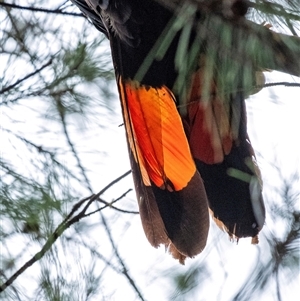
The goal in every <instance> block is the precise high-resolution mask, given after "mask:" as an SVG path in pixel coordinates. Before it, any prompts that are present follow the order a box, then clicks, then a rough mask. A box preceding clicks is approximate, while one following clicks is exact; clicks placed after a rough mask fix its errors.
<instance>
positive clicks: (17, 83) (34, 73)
mask: <svg viewBox="0 0 300 301" xmlns="http://www.w3.org/2000/svg"><path fill="white" fill-rule="evenodd" d="M0 4H1V2H0ZM51 64H52V59H50V60H49V61H48V62H47V63H46V64H45V65H43V66H42V67H41V68H39V69H37V70H35V71H34V72H32V73H29V74H28V75H26V76H24V77H23V78H21V79H18V80H17V81H16V82H15V83H14V84H12V85H10V86H8V87H4V88H3V89H2V90H1V91H0V95H1V94H3V93H5V92H7V91H9V90H11V89H13V88H14V87H15V86H17V85H19V84H20V83H21V82H23V81H24V80H26V79H28V78H30V77H32V76H34V75H36V74H37V73H39V72H41V71H42V70H43V69H45V68H46V67H48V66H50V65H51Z"/></svg>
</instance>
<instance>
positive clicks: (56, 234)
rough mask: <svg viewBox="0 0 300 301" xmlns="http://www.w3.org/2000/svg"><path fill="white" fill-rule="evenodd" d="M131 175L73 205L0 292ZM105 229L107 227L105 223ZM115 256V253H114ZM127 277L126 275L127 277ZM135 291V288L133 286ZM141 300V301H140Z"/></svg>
mask: <svg viewBox="0 0 300 301" xmlns="http://www.w3.org/2000/svg"><path fill="white" fill-rule="evenodd" d="M130 173H131V171H127V172H126V173H124V174H123V175H121V176H120V177H118V178H117V179H115V180H113V181H112V182H111V183H109V184H108V185H107V186H105V187H104V188H103V189H102V190H101V191H99V192H98V193H97V194H93V195H91V196H89V197H87V198H85V199H83V200H80V201H79V202H78V203H77V204H75V205H74V206H73V209H72V210H71V212H70V213H69V214H68V216H67V217H66V218H65V219H64V220H63V221H62V222H61V223H60V224H59V226H58V227H57V228H56V229H55V231H54V232H53V233H52V234H51V235H50V236H49V238H48V239H47V241H46V243H45V244H44V246H43V247H42V249H41V250H40V251H39V252H37V253H36V254H35V255H34V256H33V257H32V258H31V259H30V260H28V261H27V262H26V263H25V264H24V265H23V266H22V267H21V268H20V269H19V270H18V271H16V272H15V273H14V274H13V275H12V276H11V277H10V278H9V279H8V280H7V281H6V282H5V283H3V284H2V285H1V286H0V292H2V291H4V290H5V289H6V288H7V287H9V286H10V285H11V284H12V283H13V282H14V281H15V280H16V279H17V278H18V277H19V276H20V275H21V274H22V273H23V272H24V271H26V270H27V269H28V268H29V267H30V266H32V265H33V264H34V263H35V262H37V261H38V260H40V259H41V258H42V257H43V256H44V255H45V253H46V252H48V251H49V250H50V248H51V247H52V245H53V244H54V243H55V241H56V240H57V239H58V238H59V237H60V236H61V235H62V234H63V232H64V231H65V230H66V229H68V228H69V227H70V226H71V225H73V224H75V223H76V222H78V221H79V220H81V219H82V218H84V217H86V216H87V214H86V211H87V209H88V208H89V206H90V205H91V204H92V203H93V202H94V201H96V200H97V199H98V198H99V196H100V195H101V194H103V193H104V192H105V191H106V190H107V189H108V188H110V187H111V186H113V185H114V184H115V183H117V182H118V181H120V180H121V179H123V178H124V177H126V176H127V175H129V174H130ZM86 201H88V202H87V204H86V205H85V206H84V208H83V209H82V210H81V211H80V212H79V213H78V214H77V215H75V216H74V217H73V218H72V215H73V214H74V213H75V211H77V210H78V209H79V208H80V207H81V206H82V205H83V203H84V202H86ZM104 208H105V207H103V208H102V209H104ZM105 227H107V225H106V223H105ZM109 238H110V240H111V236H110V235H109ZM111 242H112V244H113V247H114V248H115V245H114V243H113V241H112V240H111ZM116 254H117V253H116ZM117 257H118V259H119V261H120V256H119V254H117ZM120 263H121V265H122V266H123V267H124V263H123V262H121V261H120ZM127 276H128V275H127ZM133 287H134V288H135V289H136V286H135V285H134V286H133ZM142 300H143V299H142Z"/></svg>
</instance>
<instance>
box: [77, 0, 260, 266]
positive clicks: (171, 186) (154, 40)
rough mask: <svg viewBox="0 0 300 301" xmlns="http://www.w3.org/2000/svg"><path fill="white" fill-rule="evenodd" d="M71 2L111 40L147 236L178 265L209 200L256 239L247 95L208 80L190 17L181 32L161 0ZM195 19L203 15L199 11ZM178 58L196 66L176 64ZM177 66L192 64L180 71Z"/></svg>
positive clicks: (200, 232)
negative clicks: (164, 248) (221, 88)
mask: <svg viewBox="0 0 300 301" xmlns="http://www.w3.org/2000/svg"><path fill="white" fill-rule="evenodd" d="M73 2H74V3H75V4H76V5H78V6H79V8H80V9H81V10H82V11H83V13H85V14H86V15H87V16H88V17H89V18H90V19H91V20H92V22H93V23H94V25H95V26H96V27H97V28H98V29H99V30H100V31H102V32H104V33H105V34H106V35H107V37H108V38H109V40H110V44H111V51H112V56H113V61H114V68H115V73H116V78H117V84H118V88H119V94H120V99H121V104H122V109H123V117H124V124H125V127H126V132H127V140H128V149H129V154H130V158H131V165H132V171H133V176H134V181H135V187H136V192H137V197H138V203H139V209H140V214H141V219H142V223H143V227H144V230H145V233H146V236H147V238H148V240H149V241H150V243H151V244H152V245H153V246H155V247H157V246H158V245H159V244H164V245H166V246H167V247H168V248H169V251H170V252H171V253H172V254H173V256H174V257H175V258H177V259H179V261H180V262H182V263H183V262H184V259H185V257H193V256H195V255H197V254H199V253H200V252H201V251H202V250H203V248H204V247H205V244H206V239H207V234H208V229H209V217H208V207H209V208H210V209H211V211H212V212H213V216H214V218H215V219H216V220H217V222H218V224H219V225H220V226H221V227H223V228H224V230H226V231H227V232H228V233H229V234H230V235H231V236H235V237H237V238H239V237H246V236H250V237H256V236H257V234H258V232H259V230H260V229H261V228H262V225H263V223H264V206H263V201H262V196H261V186H260V184H259V171H258V168H257V167H256V165H255V162H254V152H253V149H252V147H251V144H250V142H249V139H248V135H247V129H246V111H245V104H244V95H243V93H242V92H236V93H231V94H230V95H229V96H227V97H226V99H223V98H222V96H221V94H220V93H219V90H218V82H217V81H216V80H215V77H214V75H213V74H212V75H211V77H210V78H209V80H208V81H206V78H207V77H206V73H205V72H206V69H207V60H206V56H205V47H203V43H202V42H201V43H199V44H201V45H202V46H201V47H199V48H198V50H197V52H196V55H194V56H193V57H192V56H191V55H190V53H191V52H189V51H190V50H191V49H193V46H194V45H195V44H196V43H197V41H198V40H197V39H199V35H198V31H197V27H195V26H193V22H190V23H191V27H190V31H189V32H188V33H187V32H184V30H185V29H184V27H183V26H181V27H180V26H179V27H178V23H176V20H177V19H176V16H175V13H174V11H171V10H169V9H167V8H166V7H164V6H162V5H161V4H160V3H158V2H157V1H155V0H103V1H98V0H86V3H85V2H84V1H83V0H73ZM194 18H196V19H197V20H201V12H199V11H197V12H196V13H195V14H194ZM187 21H190V20H187ZM174 24H175V25H174ZM176 24H177V27H176ZM173 26H174V27H173ZM174 28H175V29H174ZM176 28H177V29H176ZM170 33H172V34H170ZM166 37H168V38H166ZM164 38H166V39H167V40H166V39H164ZM184 38H186V42H185V44H183V42H182V40H183V39H184ZM183 45H186V46H183ZM179 48H180V49H181V51H179ZM182 49H183V50H182ZM180 55H181V56H184V55H186V56H187V58H184V57H180ZM178 57H179V59H178ZM180 61H181V62H182V64H183V65H184V64H185V63H187V64H189V65H190V67H189V68H184V66H178V62H180ZM181 70H187V71H186V72H185V73H184V76H183V77H182V74H183V73H182V72H181ZM180 76H181V77H180Z"/></svg>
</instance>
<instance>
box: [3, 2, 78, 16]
mask: <svg viewBox="0 0 300 301" xmlns="http://www.w3.org/2000/svg"><path fill="white" fill-rule="evenodd" d="M0 5H2V6H5V7H10V8H16V9H22V10H29V11H33V12H41V13H47V14H56V15H65V16H72V17H84V15H83V14H79V13H71V12H64V11H62V10H61V9H46V8H37V7H32V6H21V5H17V4H12V3H5V2H0Z"/></svg>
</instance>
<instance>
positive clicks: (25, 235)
mask: <svg viewBox="0 0 300 301" xmlns="http://www.w3.org/2000/svg"><path fill="white" fill-rule="evenodd" d="M159 1H160V0H159ZM163 2H164V3H167V4H170V5H172V4H178V3H180V2H181V1H178V0H170V1H163ZM211 2H212V3H213V1H211ZM215 2H216V1H215ZM249 2H250V4H251V9H250V10H249V11H248V14H247V18H249V19H251V20H252V21H255V22H256V23H258V24H261V23H262V22H268V23H270V24H272V26H273V27H274V30H275V29H276V30H282V31H288V32H289V33H290V34H293V35H295V34H297V33H298V32H299V31H298V29H299V21H300V6H299V1H298V0H278V1H272V2H270V1H263V0H252V1H249ZM2 3H4V2H3V1H2ZM14 3H17V4H18V2H14ZM189 3H194V4H197V5H199V4H201V5H203V3H206V2H205V1H199V0H190V1H189ZM26 7H27V8H29V9H26V10H25V9H24V10H22V9H18V8H13V7H9V6H1V11H0V18H1V34H2V39H1V41H0V49H1V67H0V68H1V73H0V77H1V83H2V86H1V89H0V90H1V91H0V92H1V102H0V106H1V147H3V146H4V147H3V149H2V150H1V152H2V153H1V158H0V159H1V162H0V163H1V170H0V177H1V194H0V210H1V224H0V231H1V232H0V235H1V265H0V279H1V282H2V283H3V282H5V281H6V280H7V279H8V278H9V277H10V276H11V275H12V274H13V273H14V272H15V271H16V270H18V269H19V268H20V267H21V266H23V265H24V263H25V262H26V261H27V260H28V259H29V258H31V257H32V256H33V255H34V254H36V252H38V251H39V250H40V249H41V248H42V247H43V246H44V245H45V243H46V242H47V241H48V239H49V237H50V238H51V235H52V234H53V233H55V230H56V229H57V226H58V225H60V223H61V222H62V221H63V220H64V219H65V218H66V217H67V216H68V214H69V213H70V212H71V211H72V208H73V207H72V206H73V205H74V204H76V203H77V202H78V200H79V199H80V197H81V196H86V195H90V194H91V193H93V192H94V191H93V189H95V188H94V185H92V184H91V182H92V181H91V178H93V175H94V173H93V171H92V170H90V169H89V168H90V165H88V164H87V161H88V160H87V159H86V158H87V157H88V159H91V158H92V157H93V155H95V157H96V158H97V159H96V160H95V161H96V162H98V161H100V160H103V161H105V160H106V158H107V154H105V153H101V151H100V150H99V148H100V147H102V146H103V144H105V141H104V140H103V139H102V136H101V135H100V134H99V135H100V137H99V136H97V137H95V136H96V133H98V132H99V131H100V130H101V129H106V127H107V124H109V123H112V122H113V121H114V118H115V113H114V111H115V109H116V105H117V102H116V101H114V99H116V98H117V97H115V94H114V93H113V92H112V91H113V86H114V82H113V78H114V75H113V72H112V63H111V59H110V54H109V50H108V42H107V41H106V39H105V38H104V37H103V35H100V34H99V33H98V32H97V31H96V30H95V29H93V27H92V26H91V24H89V23H88V22H87V21H86V19H85V18H84V17H83V16H80V15H78V11H77V9H75V8H74V7H73V6H72V5H71V4H70V3H69V2H68V1H65V2H64V1H62V2H59V1H54V2H53V1H52V2H51V3H50V4H49V2H48V1H45V0H39V1H32V0H28V1H26ZM41 7H42V8H45V9H48V10H49V11H50V10H52V11H55V12H57V13H50V12H48V13H47V12H41V11H35V10H34V9H33V8H41ZM30 8H32V10H30ZM186 8H188V9H187V10H182V11H181V12H180V14H181V17H180V18H178V19H177V23H176V26H177V29H176V30H178V28H184V30H183V33H184V34H183V35H182V37H181V42H180V47H179V48H178V54H177V57H176V59H177V61H176V64H177V66H178V68H179V71H180V74H181V76H182V78H185V77H186V75H187V73H188V72H189V71H188V67H189V66H192V65H193V64H194V62H195V59H196V56H197V55H196V54H197V53H198V49H199V48H198V47H204V46H205V47H207V49H209V52H210V54H211V57H210V60H211V66H210V67H209V69H208V71H207V72H208V75H207V80H208V81H209V76H210V75H209V73H211V72H212V69H215V68H216V69H217V70H218V72H219V80H220V83H219V84H220V85H221V87H223V89H221V90H222V93H224V94H227V93H228V92H227V91H226V89H227V88H228V86H230V85H234V84H236V78H237V77H238V78H241V79H242V81H243V82H244V84H245V85H248V84H249V83H250V85H252V84H253V83H252V79H251V80H249V77H251V76H252V74H251V73H252V71H253V70H252V69H253V66H249V69H247V68H243V72H244V74H243V75H242V76H241V77H240V69H239V67H238V66H239V64H240V63H241V62H245V58H244V57H243V56H240V55H236V53H233V54H232V53H231V54H230V51H232V44H234V43H235V44H234V45H235V46H236V48H238V47H241V48H242V49H247V50H249V51H250V53H253V55H257V54H261V57H260V58H261V59H262V60H263V59H269V58H270V59H271V56H270V57H268V52H267V51H266V52H265V53H263V52H260V48H259V46H257V45H256V46H255V45H254V46H255V47H254V46H253V44H255V36H254V37H253V39H254V40H251V39H250V40H249V43H248V44H244V43H242V45H240V44H241V42H240V41H241V40H242V38H244V37H241V40H238V41H236V42H234V41H233V40H232V36H233V34H232V32H233V31H235V32H238V31H239V29H238V28H235V27H234V26H233V25H232V24H231V23H230V22H228V21H226V22H223V21H222V19H220V18H218V17H215V16H213V17H212V18H207V19H205V20H204V21H203V20H202V22H204V23H205V24H206V25H207V26H206V27H203V28H204V29H203V30H202V31H199V37H200V38H202V37H203V36H205V37H209V39H208V42H207V43H206V45H202V44H200V45H199V44H198V45H192V46H191V47H190V48H189V56H186V55H182V54H183V53H185V52H186V50H187V48H186V41H187V40H188V36H189V34H190V27H191V24H190V22H188V21H187V20H188V18H187V16H188V15H189V14H190V15H193V14H195V13H196V11H195V9H194V8H193V6H186ZM63 12H70V13H75V14H74V15H73V16H72V15H64V14H63ZM76 14H77V15H76ZM172 34H174V32H173V33H172V32H171V33H170V35H172ZM170 39H171V36H170ZM216 40H217V42H216ZM259 45H261V44H259ZM160 47H161V48H160V50H161V51H160V55H162V54H163V52H164V51H166V49H167V48H168V41H167V39H166V42H165V44H161V45H160ZM216 49H219V50H220V49H221V50H222V51H221V52H222V53H223V56H222V62H224V64H223V65H220V64H219V61H220V52H217V51H216ZM291 49H292V50H291V51H293V45H291ZM251 51H252V52H251ZM295 51H299V49H297V50H295ZM227 54H230V55H227ZM148 63H149V61H148ZM228 68H229V69H230V70H231V71H230V72H229V73H228V70H229V69H228ZM224 74H227V75H228V74H230V76H225V77H224ZM182 78H178V83H180V81H181V80H182ZM181 88H182V87H179V88H178V89H179V90H180V89H181ZM235 88H237V87H235ZM244 88H245V89H247V90H248V89H250V87H244ZM232 90H233V87H232V86H231V89H230V91H232ZM91 137H92V139H94V141H95V142H94V143H93V144H94V145H93V146H94V148H93V149H91V150H88V151H87V150H86V149H84V146H85V144H86V143H87V140H88V138H91ZM103 149H104V150H103V151H104V152H105V145H104V146H103ZM93 151H95V153H94V154H93ZM99 158H100V159H99ZM88 166H89V167H88ZM272 166H273V162H272ZM273 167H274V170H273V171H272V173H273V174H276V176H277V177H278V178H279V179H280V183H281V185H277V186H276V187H265V191H266V196H267V199H266V204H267V212H268V214H269V217H268V226H267V227H265V228H264V231H263V232H262V234H261V236H262V237H261V243H260V244H259V246H258V248H256V249H255V250H256V251H255V252H253V253H254V254H252V255H253V256H252V257H251V259H249V258H247V257H246V255H245V257H244V258H243V260H244V263H245V265H246V267H245V266H244V265H243V266H242V265H241V264H242V263H240V265H241V266H240V267H238V268H240V269H243V271H242V272H243V273H242V275H241V279H237V280H234V281H233V280H232V278H231V277H230V275H231V274H232V273H233V272H232V267H231V266H230V265H228V264H227V263H228V262H230V261H231V262H232V261H234V259H235V258H232V256H231V252H233V247H232V246H230V244H229V242H228V241H227V236H226V235H225V234H223V233H221V232H220V231H219V230H218V229H215V226H214V225H213V224H212V226H211V229H212V230H211V233H212V234H211V237H212V238H211V241H210V242H209V243H208V246H207V248H206V249H205V251H204V252H203V254H202V255H200V256H199V258H198V260H196V259H195V260H193V262H192V263H191V264H190V266H189V267H188V268H184V269H183V268H182V267H177V266H175V265H176V263H175V261H173V260H172V259H171V260H170V266H167V264H166V263H163V262H162V258H165V254H162V257H159V256H158V255H156V254H157V253H155V258H154V259H153V258H152V259H150V257H151V256H150V253H151V252H152V251H153V252H158V251H157V250H151V247H150V246H149V245H148V244H147V243H146V245H147V251H146V252H145V253H143V251H141V252H139V251H138V250H136V249H139V248H140V247H141V244H142V242H140V241H136V240H134V243H135V245H132V242H123V243H122V237H123V236H124V233H125V232H126V231H127V229H129V228H130V225H131V222H133V218H132V214H131V213H132V211H130V210H136V204H135V200H133V199H134V197H130V196H129V197H127V198H126V206H127V208H126V209H124V211H123V212H121V213H120V212H119V211H114V210H105V211H103V212H100V213H99V214H98V215H97V216H96V218H90V219H88V220H87V219H81V220H80V222H78V223H76V224H74V225H73V227H71V228H69V229H67V230H66V231H65V232H64V233H63V235H62V236H61V237H59V239H58V240H57V241H56V243H55V244H53V245H52V247H51V249H50V250H49V251H48V252H47V253H46V254H45V256H44V258H42V259H40V260H39V261H38V264H35V265H33V266H30V267H29V268H28V270H27V271H26V272H24V275H21V276H20V277H19V279H17V280H16V281H15V282H14V283H13V284H12V285H11V286H10V287H8V288H7V289H6V290H5V291H4V292H2V293H1V294H0V299H1V300H22V301H23V300H51V301H53V300H57V301H60V300H121V299H114V298H115V297H114V296H116V295H117V296H120V293H119V295H118V289H119V291H121V295H122V296H123V297H124V296H126V300H135V299H136V298H138V299H139V300H144V297H143V295H144V294H145V295H147V294H148V295H149V296H151V293H152V294H153V287H154V288H155V289H158V288H162V289H164V290H165V291H168V292H170V294H169V297H168V300H185V301H188V300H197V301H201V300H209V298H210V297H208V296H210V295H211V294H212V295H213V296H215V300H221V301H223V300H232V301H233V300H236V301H243V300H245V301H246V300H247V301H250V300H265V299H264V297H265V295H264V294H265V293H266V292H267V291H268V290H269V291H270V292H271V293H270V294H271V295H272V297H274V298H273V299H274V300H278V301H287V300H290V299H289V295H287V293H286V291H287V290H288V288H289V285H291V284H292V285H294V283H295V282H297V277H299V275H298V272H299V243H300V241H299V239H300V237H299V235H300V212H299V206H298V203H299V197H300V196H299V176H300V175H299V171H297V172H295V174H294V175H293V176H292V177H290V178H287V177H286V176H283V175H281V173H280V166H279V165H278V166H277V165H276V166H275V165H274V166H273ZM100 168H101V165H100ZM95 169H97V168H95ZM100 183H101V182H100ZM97 185H99V182H97ZM100 186H101V187H102V185H100ZM101 187H98V186H97V188H96V189H100V188H101ZM127 188H128V187H126V189H124V188H123V187H121V188H120V187H117V188H114V192H113V193H114V197H113V198H114V200H118V196H119V195H121V197H120V198H123V197H124V196H126V193H123V194H122V192H123V190H126V191H127ZM122 189H123V190H122ZM132 198H133V199H132ZM274 200H275V201H274ZM100 204H101V205H100ZM103 204H106V205H105V206H109V207H110V208H113V206H112V204H111V201H110V200H109V201H107V202H106V203H105V197H101V198H100V199H99V200H98V204H93V206H91V207H92V209H91V211H93V210H99V207H100V206H104V205H103ZM128 213H130V214H128ZM115 225H118V227H114V226H115ZM135 232H136V231H135ZM135 232H134V235H136V234H135ZM133 249H134V250H133ZM134 251H136V253H134ZM131 253H132V254H138V255H131ZM137 256H138V257H140V258H137ZM131 257H133V258H131ZM83 258H84V260H83ZM248 261H249V262H248ZM128 262H131V265H130V268H129V265H128V264H127V263H128ZM135 262H140V263H141V262H145V264H146V266H147V268H145V269H144V270H143V271H140V270H139V267H136V266H134V263H135ZM148 262H149V263H148ZM247 267H248V268H247ZM130 275H133V276H134V277H131V276H130ZM237 275H239V272H238V273H237ZM230 279H231V280H230ZM228 282H229V284H228ZM165 284H166V285H165ZM121 287H122V289H121ZM124 287H125V288H124ZM139 287H143V289H142V290H140V289H139ZM148 287H149V288H148ZM228 287H229V289H230V288H231V290H232V291H231V292H230V293H228ZM212 288H213V289H212ZM168 289H169V290H168ZM261 296H262V297H261ZM286 296H288V297H286ZM259 298H262V299H259ZM122 300H124V299H122ZM266 300H267V299H266Z"/></svg>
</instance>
